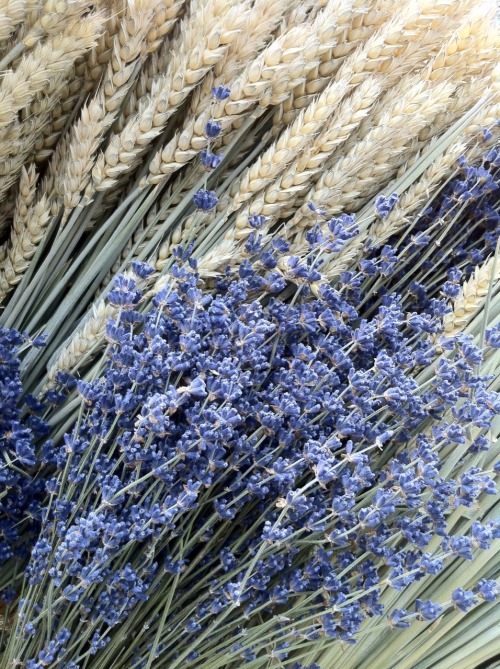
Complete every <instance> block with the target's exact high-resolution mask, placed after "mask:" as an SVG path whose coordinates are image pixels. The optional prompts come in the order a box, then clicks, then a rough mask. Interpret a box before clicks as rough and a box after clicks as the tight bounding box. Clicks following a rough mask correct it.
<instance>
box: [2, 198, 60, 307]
mask: <svg viewBox="0 0 500 669" xmlns="http://www.w3.org/2000/svg"><path fill="white" fill-rule="evenodd" d="M49 219H50V205H49V202H48V200H47V198H46V197H42V198H41V199H40V200H39V201H38V202H36V203H35V204H33V205H31V206H30V207H29V209H28V211H27V214H26V217H25V224H23V225H19V230H16V229H15V228H12V231H11V236H10V240H9V244H8V250H7V253H6V257H5V258H4V260H3V261H2V262H1V264H0V300H3V299H4V298H5V297H6V295H8V293H9V292H10V291H11V290H12V289H13V288H14V286H15V285H16V284H17V283H19V281H20V280H21V278H22V275H23V273H24V272H25V270H26V268H27V267H28V265H29V261H30V259H31V258H32V256H33V255H34V253H35V251H36V248H37V245H38V244H39V242H40V240H41V239H42V238H43V236H44V234H45V229H46V226H47V223H48V222H49Z"/></svg>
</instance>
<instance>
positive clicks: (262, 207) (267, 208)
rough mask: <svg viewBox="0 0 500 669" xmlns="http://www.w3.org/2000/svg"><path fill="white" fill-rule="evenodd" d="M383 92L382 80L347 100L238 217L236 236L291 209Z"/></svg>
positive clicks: (369, 81)
mask: <svg viewBox="0 0 500 669" xmlns="http://www.w3.org/2000/svg"><path fill="white" fill-rule="evenodd" d="M380 90H381V79H380V77H379V78H378V79H377V78H376V77H374V78H370V79H367V80H366V81H365V82H363V84H361V86H359V87H358V88H357V89H356V90H355V91H354V93H353V94H352V95H351V96H350V97H349V98H347V99H346V100H344V101H343V102H342V104H341V105H340V106H339V108H338V110H337V111H336V112H335V113H334V114H333V115H332V117H331V119H330V120H329V122H328V124H327V127H326V128H325V129H324V130H323V131H322V132H321V133H319V134H318V136H317V137H315V138H314V139H313V141H312V142H311V144H310V146H309V147H308V148H306V150H305V151H303V153H302V154H301V155H299V156H298V157H297V159H296V160H295V162H294V163H293V164H292V165H291V166H290V167H289V168H288V169H287V170H286V171H285V172H284V173H283V174H282V175H281V176H280V177H279V178H278V179H276V180H275V181H274V182H273V183H272V184H271V185H269V186H268V187H267V188H266V189H265V191H263V192H262V193H259V194H258V195H256V196H255V197H254V198H253V199H252V200H251V202H250V203H249V204H248V205H247V206H246V207H244V208H243V209H242V210H240V211H239V212H238V214H237V216H236V221H235V227H236V229H237V231H235V235H236V237H237V238H239V237H240V236H241V237H242V238H244V237H245V236H246V235H248V234H250V232H251V229H250V228H249V227H248V217H249V216H250V214H253V213H257V214H263V215H264V216H266V218H267V219H268V221H267V223H268V225H270V224H272V222H273V221H274V220H275V219H276V218H277V217H278V216H279V215H280V213H281V211H282V210H283V209H284V208H285V207H291V206H292V205H293V202H294V200H295V195H296V193H297V192H301V191H302V190H303V189H304V184H305V187H306V189H307V188H308V184H309V183H310V181H311V179H312V178H313V177H314V176H315V175H317V174H319V173H320V172H321V170H322V168H323V165H324V164H325V162H326V160H327V159H328V157H329V156H330V155H331V153H332V152H333V151H334V150H335V149H336V147H338V146H339V145H342V144H343V143H344V142H345V140H346V139H347V138H348V137H349V136H350V134H351V133H352V132H353V130H354V129H355V128H356V127H357V126H358V125H359V123H361V121H362V119H363V118H364V117H366V115H367V114H369V112H370V108H371V106H372V104H373V102H374V101H375V100H376V99H377V98H378V96H379V94H380Z"/></svg>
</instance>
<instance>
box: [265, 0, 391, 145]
mask: <svg viewBox="0 0 500 669" xmlns="http://www.w3.org/2000/svg"><path fill="white" fill-rule="evenodd" d="M373 4H374V3H373V1H372V0H355V1H354V2H353V0H337V1H336V5H337V7H336V9H337V11H338V14H339V16H338V19H337V26H336V34H335V37H336V39H335V41H334V42H333V43H331V46H330V47H329V48H326V49H325V50H324V52H323V53H322V54H321V55H320V60H319V62H318V64H317V65H316V66H315V67H314V68H312V69H311V70H310V71H309V73H308V76H307V79H306V80H305V81H304V82H302V83H301V84H300V85H299V86H297V87H296V88H295V89H294V90H293V91H292V92H291V94H290V95H289V96H288V98H287V99H286V100H285V101H284V102H282V103H281V104H280V105H279V106H278V108H277V109H276V112H275V114H274V116H273V131H272V132H273V134H277V133H278V132H279V130H280V128H282V127H283V126H286V125H289V124H290V123H292V122H293V120H294V119H295V118H296V116H297V114H298V113H299V112H300V110H301V109H303V108H304V107H305V106H307V104H308V102H309V101H310V99H311V96H313V95H315V94H317V93H321V91H322V90H323V89H324V87H325V86H326V84H327V83H328V81H329V79H330V78H331V77H333V75H334V74H335V71H336V69H338V66H339V64H340V60H338V57H339V56H338V55H337V56H336V55H335V51H336V50H337V54H338V50H339V49H343V51H344V55H345V54H347V49H348V47H347V45H348V44H349V49H348V50H349V51H350V50H352V49H354V48H356V46H358V45H359V44H361V43H362V41H365V40H366V39H367V38H368V37H369V36H370V35H372V34H373V33H374V32H375V31H376V30H377V28H379V27H380V26H381V25H382V24H383V23H384V22H385V21H387V20H388V19H389V12H387V11H384V10H382V11H371V10H372V9H373ZM379 4H384V3H379ZM385 4H386V5H391V6H392V7H393V8H394V5H395V2H394V0H387V2H385ZM362 24H364V27H365V30H364V34H363V38H360V36H359V34H358V33H356V37H354V32H353V29H354V27H355V26H356V25H362ZM358 32H359V29H358ZM349 36H351V37H352V38H353V41H351V42H350V43H349ZM320 71H321V74H320Z"/></svg>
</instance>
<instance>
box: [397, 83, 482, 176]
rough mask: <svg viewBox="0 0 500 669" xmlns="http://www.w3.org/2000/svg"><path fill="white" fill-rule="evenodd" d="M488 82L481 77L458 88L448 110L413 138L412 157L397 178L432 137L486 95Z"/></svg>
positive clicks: (441, 132) (413, 161) (402, 166)
mask: <svg viewBox="0 0 500 669" xmlns="http://www.w3.org/2000/svg"><path fill="white" fill-rule="evenodd" d="M490 80H491V77H483V78H482V79H476V80H473V81H470V82H469V83H468V84H464V85H463V86H459V87H458V89H457V91H456V92H455V94H454V95H453V98H452V99H451V101H450V105H449V106H448V108H447V109H446V110H445V111H443V112H441V113H440V114H438V115H437V116H436V117H435V119H434V120H433V122H432V123H431V124H430V125H428V126H426V127H425V128H423V129H422V130H421V131H420V132H419V133H418V136H417V137H415V139H414V140H413V142H412V152H413V155H412V156H411V157H410V158H409V159H408V160H406V161H405V162H404V163H403V164H402V165H401V166H400V167H399V169H398V171H397V172H396V177H397V178H399V177H401V176H403V174H404V173H405V172H407V171H408V170H409V169H410V168H411V167H412V166H413V165H414V164H415V162H416V161H417V160H418V159H419V158H420V156H421V155H422V152H423V151H425V150H426V148H427V147H428V146H429V145H430V144H431V142H432V140H433V139H434V137H437V136H439V135H441V134H443V133H444V132H446V130H447V129H448V128H450V127H451V126H452V125H453V124H454V123H455V122H456V121H458V119H459V118H461V116H463V114H465V112H466V111H468V109H469V108H470V107H471V103H472V102H473V101H474V100H480V99H481V98H482V97H483V96H484V95H485V94H486V93H487V90H488V85H489V83H490Z"/></svg>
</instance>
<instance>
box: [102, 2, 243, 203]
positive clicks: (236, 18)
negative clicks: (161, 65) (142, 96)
mask: <svg viewBox="0 0 500 669" xmlns="http://www.w3.org/2000/svg"><path fill="white" fill-rule="evenodd" d="M247 12H248V2H247V1H246V0H245V2H242V3H239V4H237V5H233V4H231V3H228V2H227V0H209V2H207V3H205V4H202V3H201V0H197V1H196V2H194V3H193V6H192V13H191V15H190V16H189V17H188V18H187V20H185V21H183V25H182V29H181V32H180V36H179V43H176V44H174V45H173V52H172V59H171V61H170V65H169V68H168V70H167V72H166V73H165V74H164V75H163V76H161V77H160V78H159V79H158V80H157V81H156V82H155V84H154V89H153V91H152V93H151V95H150V96H149V102H148V104H147V105H146V106H144V108H142V109H141V110H140V112H139V114H138V115H137V117H134V118H133V119H132V120H131V121H130V122H129V123H127V125H126V126H125V128H124V129H123V130H122V132H120V133H119V134H117V135H114V136H113V137H112V138H111V140H110V142H109V145H108V147H107V148H106V150H105V151H104V152H103V153H102V154H101V155H100V156H99V159H98V161H97V163H96V165H95V166H94V169H93V172H92V180H93V187H94V188H95V190H97V191H101V190H107V189H109V188H110V187H112V186H113V185H114V184H115V182H116V179H117V178H118V177H120V176H121V175H123V174H126V173H127V172H130V170H131V169H132V168H133V167H134V166H135V165H136V164H137V160H138V158H139V156H140V155H141V154H142V153H143V151H144V149H145V148H146V147H147V145H148V144H149V143H150V142H151V141H152V140H153V139H154V138H155V137H157V136H158V135H159V134H160V132H161V131H162V130H163V128H164V127H165V124H166V122H167V120H168V119H169V118H170V117H171V116H172V114H173V113H174V112H175V110H176V109H177V107H178V106H179V105H180V104H181V103H182V102H183V101H184V100H185V98H186V97H187V95H188V94H189V92H190V91H191V90H192V89H193V88H194V87H195V86H196V85H197V84H198V83H199V82H200V81H201V79H202V78H203V77H204V76H205V74H206V73H207V72H208V70H210V69H211V68H212V67H213V65H214V64H215V63H216V62H218V61H219V60H220V59H221V58H222V57H223V56H224V54H225V52H226V51H227V48H228V46H229V44H230V43H231V42H232V41H233V40H235V39H236V37H237V36H238V34H239V32H240V30H241V26H242V24H243V23H244V20H245V16H246V13H247Z"/></svg>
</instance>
